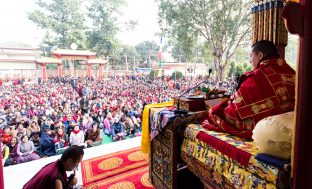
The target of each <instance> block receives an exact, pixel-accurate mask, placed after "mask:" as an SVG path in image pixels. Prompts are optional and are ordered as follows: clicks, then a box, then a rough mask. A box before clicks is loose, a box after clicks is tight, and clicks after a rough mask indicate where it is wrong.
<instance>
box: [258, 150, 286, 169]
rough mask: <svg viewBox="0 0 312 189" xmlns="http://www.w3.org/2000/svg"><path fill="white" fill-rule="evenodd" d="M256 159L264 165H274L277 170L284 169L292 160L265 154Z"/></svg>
mask: <svg viewBox="0 0 312 189" xmlns="http://www.w3.org/2000/svg"><path fill="white" fill-rule="evenodd" d="M255 158H256V159H257V160H259V161H262V162H264V163H268V164H271V165H274V166H276V167H277V168H282V167H283V166H284V165H285V164H287V163H289V162H290V160H285V159H281V158H278V157H275V156H271V155H268V154H264V153H260V154H257V155H256V156H255Z"/></svg>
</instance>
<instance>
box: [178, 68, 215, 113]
mask: <svg viewBox="0 0 312 189" xmlns="http://www.w3.org/2000/svg"><path fill="white" fill-rule="evenodd" d="M211 72H212V69H209V71H208V77H207V79H206V80H204V81H202V82H200V83H197V84H196V85H195V86H194V87H191V88H188V89H187V90H186V91H185V92H184V93H182V94H181V95H180V96H179V97H178V103H177V109H176V110H174V114H176V115H178V114H182V115H184V114H188V111H186V110H181V109H180V98H181V97H182V96H183V95H185V94H186V93H188V92H190V91H191V90H193V89H195V88H196V87H198V86H199V85H201V84H203V83H208V79H209V78H210V74H211Z"/></svg>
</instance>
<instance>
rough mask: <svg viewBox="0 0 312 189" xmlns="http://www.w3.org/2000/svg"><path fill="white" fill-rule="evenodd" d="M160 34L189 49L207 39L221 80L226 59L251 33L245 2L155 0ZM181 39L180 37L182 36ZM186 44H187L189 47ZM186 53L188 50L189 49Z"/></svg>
mask: <svg viewBox="0 0 312 189" xmlns="http://www.w3.org/2000/svg"><path fill="white" fill-rule="evenodd" d="M158 1H159V2H160V3H159V18H160V24H161V28H162V31H163V32H164V33H166V34H167V35H169V36H171V37H172V38H175V39H176V40H177V41H179V43H180V44H186V46H185V48H188V49H190V48H191V46H194V45H193V44H196V41H200V40H202V39H204V40H206V41H207V42H208V43H209V44H210V46H211V48H212V55H213V64H214V68H215V70H216V71H217V78H216V79H218V80H222V79H223V76H224V74H225V73H224V72H225V70H226V67H227V65H228V63H229V60H230V59H231V57H233V55H234V54H235V51H236V50H237V48H238V47H239V46H241V45H245V44H246V41H247V40H248V39H249V38H248V36H247V34H248V33H250V30H251V21H250V5H251V2H250V1H248V3H247V0H220V1H216V0H187V1H171V0H158ZM181 36H182V37H181ZM188 42H189V44H188ZM194 42H195V43H194ZM188 51H189V50H188Z"/></svg>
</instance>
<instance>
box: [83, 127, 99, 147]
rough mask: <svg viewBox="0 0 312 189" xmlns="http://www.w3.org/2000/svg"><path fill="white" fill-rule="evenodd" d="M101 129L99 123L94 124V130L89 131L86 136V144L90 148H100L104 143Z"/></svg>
mask: <svg viewBox="0 0 312 189" xmlns="http://www.w3.org/2000/svg"><path fill="white" fill-rule="evenodd" d="M102 140H103V139H102V138H101V133H100V128H99V127H98V123H97V122H93V123H92V128H91V129H89V130H88V131H87V134H86V143H87V145H88V147H92V146H98V145H100V144H101V142H102Z"/></svg>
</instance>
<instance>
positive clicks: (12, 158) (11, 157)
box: [4, 137, 18, 166]
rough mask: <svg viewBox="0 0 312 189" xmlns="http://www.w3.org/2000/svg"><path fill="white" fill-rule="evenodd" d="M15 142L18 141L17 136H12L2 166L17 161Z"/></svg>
mask: <svg viewBox="0 0 312 189" xmlns="http://www.w3.org/2000/svg"><path fill="white" fill-rule="evenodd" d="M17 142H18V139H17V137H13V138H12V139H11V142H10V144H9V145H8V148H9V152H10V154H9V157H8V159H7V160H6V162H5V164H4V166H8V165H14V164H16V163H17V157H18V155H17V146H18V145H17Z"/></svg>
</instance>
